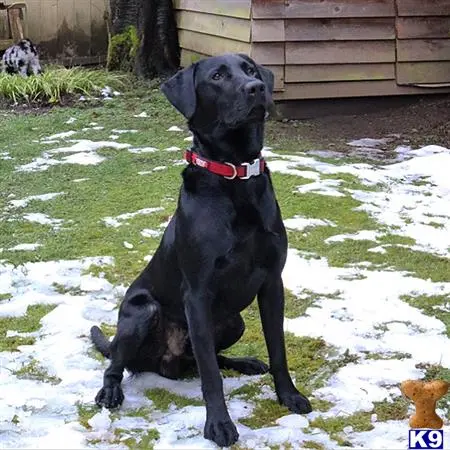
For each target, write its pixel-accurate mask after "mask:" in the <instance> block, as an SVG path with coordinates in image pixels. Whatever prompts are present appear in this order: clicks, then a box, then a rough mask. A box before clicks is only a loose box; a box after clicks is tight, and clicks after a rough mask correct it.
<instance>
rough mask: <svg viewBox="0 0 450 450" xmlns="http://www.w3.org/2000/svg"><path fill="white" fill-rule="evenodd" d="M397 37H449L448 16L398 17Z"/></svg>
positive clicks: (449, 24) (449, 22) (449, 23)
mask: <svg viewBox="0 0 450 450" xmlns="http://www.w3.org/2000/svg"><path fill="white" fill-rule="evenodd" d="M396 28H397V37H398V38H399V39H420V38H422V39H426V38H428V39H430V38H450V16H449V17H398V18H397V21H396Z"/></svg>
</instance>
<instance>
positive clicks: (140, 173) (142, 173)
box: [138, 170, 153, 175]
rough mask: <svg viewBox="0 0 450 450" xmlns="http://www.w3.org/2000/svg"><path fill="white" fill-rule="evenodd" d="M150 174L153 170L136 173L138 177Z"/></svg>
mask: <svg viewBox="0 0 450 450" xmlns="http://www.w3.org/2000/svg"><path fill="white" fill-rule="evenodd" d="M151 173H153V170H143V171H141V172H138V175H150V174H151Z"/></svg>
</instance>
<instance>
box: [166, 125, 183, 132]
mask: <svg viewBox="0 0 450 450" xmlns="http://www.w3.org/2000/svg"><path fill="white" fill-rule="evenodd" d="M167 131H183V129H182V128H180V127H177V126H176V125H173V126H171V127H170V128H169V129H168V130H167Z"/></svg>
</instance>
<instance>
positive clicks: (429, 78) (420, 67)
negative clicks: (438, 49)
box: [397, 61, 450, 84]
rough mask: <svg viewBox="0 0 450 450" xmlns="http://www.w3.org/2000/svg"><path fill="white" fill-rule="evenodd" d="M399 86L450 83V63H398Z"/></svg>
mask: <svg viewBox="0 0 450 450" xmlns="http://www.w3.org/2000/svg"><path fill="white" fill-rule="evenodd" d="M397 81H398V83H399V84H429V83H450V61H439V62H416V63H398V64H397Z"/></svg>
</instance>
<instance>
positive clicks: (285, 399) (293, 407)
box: [280, 392, 312, 414]
mask: <svg viewBox="0 0 450 450" xmlns="http://www.w3.org/2000/svg"><path fill="white" fill-rule="evenodd" d="M280 403H281V404H282V405H284V406H286V407H287V408H288V409H289V411H292V412H293V413H295V414H308V413H310V412H311V411H312V406H311V403H310V402H309V400H308V399H307V398H306V397H305V396H304V395H302V394H300V392H292V393H289V394H285V395H280Z"/></svg>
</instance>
